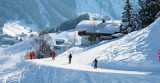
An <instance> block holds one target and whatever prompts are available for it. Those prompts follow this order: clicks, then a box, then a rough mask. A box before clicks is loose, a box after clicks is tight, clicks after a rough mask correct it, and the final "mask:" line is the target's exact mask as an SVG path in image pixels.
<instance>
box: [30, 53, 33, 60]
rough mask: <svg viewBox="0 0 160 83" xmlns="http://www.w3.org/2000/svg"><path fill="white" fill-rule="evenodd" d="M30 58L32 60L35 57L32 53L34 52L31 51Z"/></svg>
mask: <svg viewBox="0 0 160 83" xmlns="http://www.w3.org/2000/svg"><path fill="white" fill-rule="evenodd" d="M30 59H31V60H32V59H33V54H32V52H30Z"/></svg>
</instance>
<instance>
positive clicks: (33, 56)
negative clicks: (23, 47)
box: [32, 51, 35, 59]
mask: <svg viewBox="0 0 160 83" xmlns="http://www.w3.org/2000/svg"><path fill="white" fill-rule="evenodd" d="M32 59H35V53H34V51H32Z"/></svg>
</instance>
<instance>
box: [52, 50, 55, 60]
mask: <svg viewBox="0 0 160 83" xmlns="http://www.w3.org/2000/svg"><path fill="white" fill-rule="evenodd" d="M55 57H56V53H55V52H54V51H53V52H52V60H55Z"/></svg>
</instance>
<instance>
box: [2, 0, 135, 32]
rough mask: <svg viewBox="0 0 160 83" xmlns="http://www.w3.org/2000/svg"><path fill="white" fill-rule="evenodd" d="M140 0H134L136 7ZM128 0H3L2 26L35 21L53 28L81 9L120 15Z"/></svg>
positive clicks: (116, 16) (40, 25) (108, 15)
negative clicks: (9, 23)
mask: <svg viewBox="0 0 160 83" xmlns="http://www.w3.org/2000/svg"><path fill="white" fill-rule="evenodd" d="M137 1H138V0H131V2H132V3H133V6H134V8H135V9H137V7H138V6H137V5H138V3H137ZM124 4H125V0H69V1H68V0H67V1H66V0H23V1H22V0H16V1H12V0H1V1H0V27H2V26H3V24H5V23H6V22H8V21H9V20H16V21H21V20H24V21H25V22H26V24H36V25H37V26H38V28H39V29H44V28H53V27H54V26H57V25H59V23H61V22H63V21H65V20H67V19H70V18H74V17H76V16H77V15H79V14H82V13H90V15H91V16H92V17H95V16H96V15H97V14H99V15H102V16H104V17H106V18H108V19H120V18H121V15H122V12H123V5H124Z"/></svg>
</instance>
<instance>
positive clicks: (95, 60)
mask: <svg viewBox="0 0 160 83" xmlns="http://www.w3.org/2000/svg"><path fill="white" fill-rule="evenodd" d="M93 62H94V68H95V69H96V68H97V63H98V60H97V59H96V58H95V59H94V61H93Z"/></svg>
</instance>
